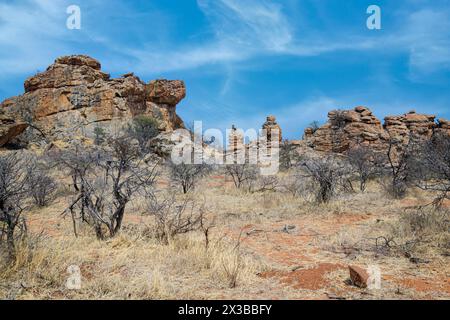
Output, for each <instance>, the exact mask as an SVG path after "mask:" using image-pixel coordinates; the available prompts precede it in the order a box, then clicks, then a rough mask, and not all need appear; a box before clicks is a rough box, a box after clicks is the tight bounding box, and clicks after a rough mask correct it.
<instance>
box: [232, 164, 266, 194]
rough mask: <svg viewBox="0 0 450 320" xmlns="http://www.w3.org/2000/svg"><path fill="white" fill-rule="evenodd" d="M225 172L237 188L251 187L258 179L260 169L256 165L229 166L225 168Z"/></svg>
mask: <svg viewBox="0 0 450 320" xmlns="http://www.w3.org/2000/svg"><path fill="white" fill-rule="evenodd" d="M225 172H226V174H227V175H229V176H230V177H231V178H232V179H233V182H234V185H235V186H236V188H238V189H241V188H243V187H249V185H250V183H251V182H252V181H253V180H255V179H256V177H257V175H258V168H257V166H256V165H251V164H248V163H245V164H229V165H226V166H225Z"/></svg>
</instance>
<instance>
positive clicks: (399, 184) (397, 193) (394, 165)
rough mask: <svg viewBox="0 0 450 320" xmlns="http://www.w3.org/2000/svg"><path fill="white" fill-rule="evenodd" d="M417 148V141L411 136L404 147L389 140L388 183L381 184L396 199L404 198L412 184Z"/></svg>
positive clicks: (393, 140)
mask: <svg viewBox="0 0 450 320" xmlns="http://www.w3.org/2000/svg"><path fill="white" fill-rule="evenodd" d="M418 146H419V144H418V142H417V140H416V139H414V137H412V136H411V137H410V139H409V142H408V144H407V145H406V146H405V145H402V144H401V143H400V142H399V141H396V140H395V139H393V138H391V139H390V140H389V147H388V149H387V153H386V158H387V163H388V175H389V183H388V184H383V187H384V188H385V190H386V191H387V192H388V194H390V195H392V196H393V197H394V198H396V199H401V198H403V197H405V195H406V191H407V190H408V187H409V186H410V184H411V182H412V178H413V172H414V169H415V168H416V169H417V166H416V164H417V162H416V161H415V157H417V153H418V152H419V150H418Z"/></svg>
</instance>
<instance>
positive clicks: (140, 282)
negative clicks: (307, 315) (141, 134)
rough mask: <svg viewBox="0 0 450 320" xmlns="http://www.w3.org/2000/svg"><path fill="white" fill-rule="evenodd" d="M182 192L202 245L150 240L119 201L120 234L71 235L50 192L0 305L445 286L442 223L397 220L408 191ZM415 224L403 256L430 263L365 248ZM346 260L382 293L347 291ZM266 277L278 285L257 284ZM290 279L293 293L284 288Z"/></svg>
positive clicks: (398, 236)
mask: <svg viewBox="0 0 450 320" xmlns="http://www.w3.org/2000/svg"><path fill="white" fill-rule="evenodd" d="M283 175H284V174H282V175H281V176H280V180H282V179H283ZM161 185H162V186H164V185H165V183H163V182H161ZM190 196H191V197H194V198H197V199H201V201H202V202H204V203H205V208H206V211H207V217H208V219H209V222H211V223H212V222H214V227H213V228H211V232H210V239H209V245H208V247H207V248H206V245H205V237H204V234H203V233H202V232H201V231H200V230H199V231H196V232H191V233H188V234H185V235H179V236H177V237H175V238H173V239H171V240H170V241H169V244H168V245H164V244H162V243H160V242H159V241H158V240H157V239H155V237H154V236H153V233H152V228H153V226H154V221H153V220H152V218H151V217H149V216H143V215H142V213H144V212H145V210H146V207H145V199H137V200H135V201H133V202H132V203H131V205H130V206H129V207H128V210H127V213H126V218H125V222H124V228H123V230H122V231H121V233H120V234H119V235H118V236H117V237H115V238H114V239H111V240H108V241H98V240H96V238H95V235H94V234H93V233H92V230H90V229H89V228H88V227H86V226H81V228H80V230H79V237H78V238H76V237H75V236H74V235H73V231H72V225H71V221H70V219H63V218H62V217H61V216H60V214H61V212H62V211H63V209H64V206H65V205H66V203H67V202H68V200H69V199H70V197H71V192H70V190H69V189H68V188H67V187H66V186H63V187H61V188H60V190H59V191H58V199H57V200H56V201H55V202H54V203H53V204H52V205H51V206H49V207H48V208H45V209H37V208H34V209H32V210H31V211H30V212H28V213H27V219H28V221H29V225H30V234H32V236H31V237H29V238H28V240H27V241H25V242H23V243H20V245H19V246H18V258H17V261H16V263H15V264H13V265H6V264H5V263H4V262H2V265H1V268H0V298H5V299H227V298H228V299H255V298H256V299H258V298H261V299H274V298H277V299H317V298H319V299H321V298H327V297H328V296H327V295H330V294H332V295H337V296H344V297H345V298H348V299H351V298H355V299H373V298H408V299H409V298H434V299H439V298H449V297H450V292H447V291H446V290H447V287H445V285H444V287H440V286H439V285H438V284H439V283H441V282H442V281H444V282H445V281H447V283H448V274H449V270H448V259H449V258H448V256H445V255H444V254H445V253H446V252H448V243H449V234H448V228H447V229H445V228H446V226H448V216H436V217H431V216H428V217H429V219H428V220H427V219H425V220H424V221H422V220H420V221H419V222H417V221H416V220H414V219H415V218H417V217H412V216H408V213H405V208H407V207H411V206H414V205H417V204H424V203H426V202H427V199H430V196H428V195H427V194H425V193H423V192H419V191H413V192H411V193H410V194H409V196H408V198H406V199H405V200H401V201H399V200H393V199H390V198H387V197H385V195H384V193H383V190H382V189H381V188H380V186H379V185H378V184H377V183H375V182H371V183H370V184H369V186H368V191H367V192H366V193H364V194H362V193H355V194H344V195H341V196H340V197H339V198H337V199H334V200H333V201H332V202H330V203H328V204H324V205H320V206H317V205H316V204H315V203H314V202H312V201H310V200H309V199H308V198H305V197H294V196H292V195H291V194H289V193H287V192H264V193H250V192H245V191H242V190H236V189H235V188H234V187H233V185H232V183H230V181H227V180H226V179H225V178H223V177H220V176H219V177H214V178H207V179H204V180H203V181H202V183H201V184H200V185H199V187H198V188H197V189H196V190H195V191H194V193H193V194H191V195H190ZM445 221H447V222H445ZM417 223H421V226H423V227H422V229H421V232H422V233H421V236H422V238H421V239H422V240H424V239H425V240H426V241H423V242H420V245H418V246H417V247H416V248H415V251H414V252H413V253H412V254H413V256H414V257H416V256H417V257H420V258H423V259H427V260H430V263H427V264H418V265H417V264H412V263H411V262H410V261H409V260H408V258H406V257H404V256H402V255H401V254H399V253H398V251H395V250H393V249H391V250H387V249H386V248H381V247H380V248H377V247H376V243H375V240H374V239H376V238H377V237H380V236H383V237H389V236H391V237H394V238H395V241H396V243H397V244H402V243H406V242H407V241H410V240H411V239H412V238H414V237H417V236H418V233H417V230H416V229H414V230H413V229H411V226H414V225H415V224H417ZM287 226H292V228H287ZM41 231H42V234H41V235H39V234H40V232H41ZM38 235H39V236H38ZM446 250H447V251H446ZM394 251H395V252H394ZM324 264H325V265H327V264H332V265H336V266H343V267H339V268H337V269H336V270H335V269H333V270H331V271H329V272H328V271H327V272H326V273H324V274H321V283H322V282H323V285H321V287H320V289H315V290H310V289H308V287H306V288H302V287H301V284H302V283H308V284H309V283H315V282H314V281H315V280H314V279H303V280H301V281H299V280H298V279H295V277H296V273H295V272H294V273H292V272H293V271H292V270H300V271H298V272H299V275H307V276H309V275H311V276H313V275H315V274H316V272H315V271H314V270H315V269H314V268H318V270H320V266H322V265H324ZM348 264H357V265H362V266H367V265H370V264H378V265H380V266H381V268H382V270H383V279H384V280H386V282H385V284H384V285H383V290H381V291H379V292H376V293H373V292H372V293H371V292H367V291H364V290H359V289H357V288H353V287H349V286H348V285H347V284H345V280H346V279H347V278H348V272H347V270H346V268H345V267H346V266H347V265H348ZM71 265H76V266H79V268H80V270H81V276H82V286H81V289H80V290H69V289H67V287H66V281H67V279H68V277H69V276H70V275H69V274H68V272H67V269H68V267H69V266H71ZM301 270H303V271H301ZM305 270H306V271H305ZM308 270H311V271H308ZM267 272H269V274H270V272H272V273H273V274H275V275H282V277H284V278H279V277H278V278H277V277H262V276H260V275H261V274H264V273H267ZM296 272H297V271H296ZM410 278H411V279H413V280H414V279H419V280H420V281H428V280H427V279H431V280H429V281H431V282H432V285H430V288H432V290H431V291H420V290H419V288H418V287H417V283H415V282H402V281H403V279H410ZM283 279H285V280H283ZM286 279H288V280H289V281H287V280H286ZM423 279H425V280H423ZM443 279H444V280H443ZM290 281H292V283H299V284H300V285H299V286H297V287H295V286H292V285H291V284H290V283H291V282H290ZM405 281H406V280H405ZM408 281H409V280H408ZM444 284H445V283H444Z"/></svg>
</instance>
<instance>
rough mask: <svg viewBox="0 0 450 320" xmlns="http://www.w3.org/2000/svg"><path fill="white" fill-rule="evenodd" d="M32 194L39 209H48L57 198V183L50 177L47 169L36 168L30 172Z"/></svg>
mask: <svg viewBox="0 0 450 320" xmlns="http://www.w3.org/2000/svg"><path fill="white" fill-rule="evenodd" d="M29 184H30V194H31V196H32V198H33V200H34V203H35V204H36V205H37V206H39V207H46V206H47V205H48V204H49V203H50V202H51V201H53V199H54V197H55V192H56V189H57V187H58V185H57V183H56V181H55V180H54V179H53V178H52V177H50V176H49V175H48V174H47V172H46V169H43V168H39V167H36V169H35V170H33V171H32V172H30V178H29Z"/></svg>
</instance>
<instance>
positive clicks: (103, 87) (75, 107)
mask: <svg viewBox="0 0 450 320" xmlns="http://www.w3.org/2000/svg"><path fill="white" fill-rule="evenodd" d="M24 87H25V94H23V95H21V96H18V97H13V98H10V99H7V100H5V101H4V102H3V103H2V104H1V105H0V110H1V112H3V113H4V114H8V118H7V119H3V118H2V119H1V127H0V146H3V145H4V144H6V143H8V142H11V141H13V139H16V140H18V141H21V142H26V143H30V142H31V143H36V144H40V143H42V142H44V141H45V142H54V141H64V142H70V141H71V140H74V139H77V138H78V137H83V138H86V137H87V138H90V137H92V136H93V132H94V129H95V128H96V127H101V128H102V129H106V130H110V131H114V130H118V129H120V128H121V127H123V126H124V125H126V124H127V122H129V121H130V120H131V119H132V118H133V117H135V116H137V115H148V116H150V117H153V118H155V119H157V120H158V123H159V125H160V127H159V129H160V130H161V131H172V130H174V129H177V128H180V127H183V122H182V120H181V119H180V118H179V117H178V115H177V114H176V105H177V104H178V103H179V102H180V101H181V100H182V99H183V98H184V97H185V95H186V89H185V85H184V83H183V82H182V81H178V80H177V81H169V80H154V81H151V82H150V83H148V84H146V83H144V82H143V81H141V80H140V79H139V78H138V77H136V76H134V74H132V73H129V74H126V75H124V76H122V77H121V78H117V79H111V78H110V76H109V75H108V74H107V73H104V72H103V71H101V65H100V63H99V62H98V61H97V60H95V59H93V58H90V57H88V56H82V55H77V56H67V57H61V58H58V59H56V61H55V63H54V64H52V65H51V66H49V67H48V68H47V70H46V71H45V72H43V73H39V74H37V75H35V76H33V77H31V78H29V79H27V80H26V81H25V84H24ZM8 119H9V120H8ZM19 119H26V120H27V121H26V122H23V121H21V120H19ZM11 121H12V122H11ZM30 125H31V126H30Z"/></svg>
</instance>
